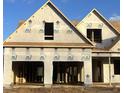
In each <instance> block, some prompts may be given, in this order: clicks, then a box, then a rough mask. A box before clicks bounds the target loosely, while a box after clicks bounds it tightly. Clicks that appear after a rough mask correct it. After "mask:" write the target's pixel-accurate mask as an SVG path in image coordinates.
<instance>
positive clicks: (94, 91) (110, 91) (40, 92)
mask: <svg viewBox="0 0 124 93" xmlns="http://www.w3.org/2000/svg"><path fill="white" fill-rule="evenodd" d="M3 91H4V93H120V88H117V87H87V88H85V87H82V86H80V87H77V86H76V87H74V86H73V87H61V86H60V87H59V86H57V87H38V88H37V87H35V88H33V87H32V88H31V87H16V88H4V90H3Z"/></svg>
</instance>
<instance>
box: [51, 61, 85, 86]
mask: <svg viewBox="0 0 124 93" xmlns="http://www.w3.org/2000/svg"><path fill="white" fill-rule="evenodd" d="M83 76H84V75H83V62H53V83H54V84H83Z"/></svg>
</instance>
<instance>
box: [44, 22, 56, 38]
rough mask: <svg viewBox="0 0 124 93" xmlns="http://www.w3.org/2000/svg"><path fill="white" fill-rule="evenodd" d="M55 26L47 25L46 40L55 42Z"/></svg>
mask: <svg viewBox="0 0 124 93" xmlns="http://www.w3.org/2000/svg"><path fill="white" fill-rule="evenodd" d="M53 25H54V24H53V23H45V40H53V39H54V26H53Z"/></svg>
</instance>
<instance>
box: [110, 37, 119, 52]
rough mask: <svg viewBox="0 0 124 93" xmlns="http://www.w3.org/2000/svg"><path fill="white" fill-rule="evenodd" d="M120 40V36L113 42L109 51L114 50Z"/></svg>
mask: <svg viewBox="0 0 124 93" xmlns="http://www.w3.org/2000/svg"><path fill="white" fill-rule="evenodd" d="M119 40H120V36H118V37H117V38H116V39H115V40H114V41H113V43H112V45H111V46H110V47H108V49H109V50H110V49H112V48H113V47H114V46H115V45H116V44H117V43H118V41H119Z"/></svg>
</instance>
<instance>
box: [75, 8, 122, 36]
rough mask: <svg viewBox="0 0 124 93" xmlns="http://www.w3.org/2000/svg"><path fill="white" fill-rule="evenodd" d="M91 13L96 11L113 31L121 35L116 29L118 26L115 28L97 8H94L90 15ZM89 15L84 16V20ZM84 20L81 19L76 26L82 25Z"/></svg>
mask: <svg viewBox="0 0 124 93" xmlns="http://www.w3.org/2000/svg"><path fill="white" fill-rule="evenodd" d="M91 13H94V14H95V15H96V16H97V17H99V18H100V19H101V21H103V22H104V23H105V24H106V25H107V26H108V27H109V28H111V29H112V31H113V32H114V33H115V34H116V35H117V36H119V35H120V33H119V32H118V31H117V30H116V28H115V27H114V26H113V25H112V24H111V23H110V22H109V21H108V20H107V19H105V17H104V16H102V15H101V14H100V13H99V12H98V10H97V9H95V8H94V9H93V10H92V11H91V12H90V13H89V14H88V15H90V14H91ZM88 15H86V16H85V17H84V18H83V20H84V19H85V18H86V17H87V16H88ZM83 20H82V21H80V22H79V23H78V24H77V25H76V26H78V25H80V24H81V23H82V22H83Z"/></svg>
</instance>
